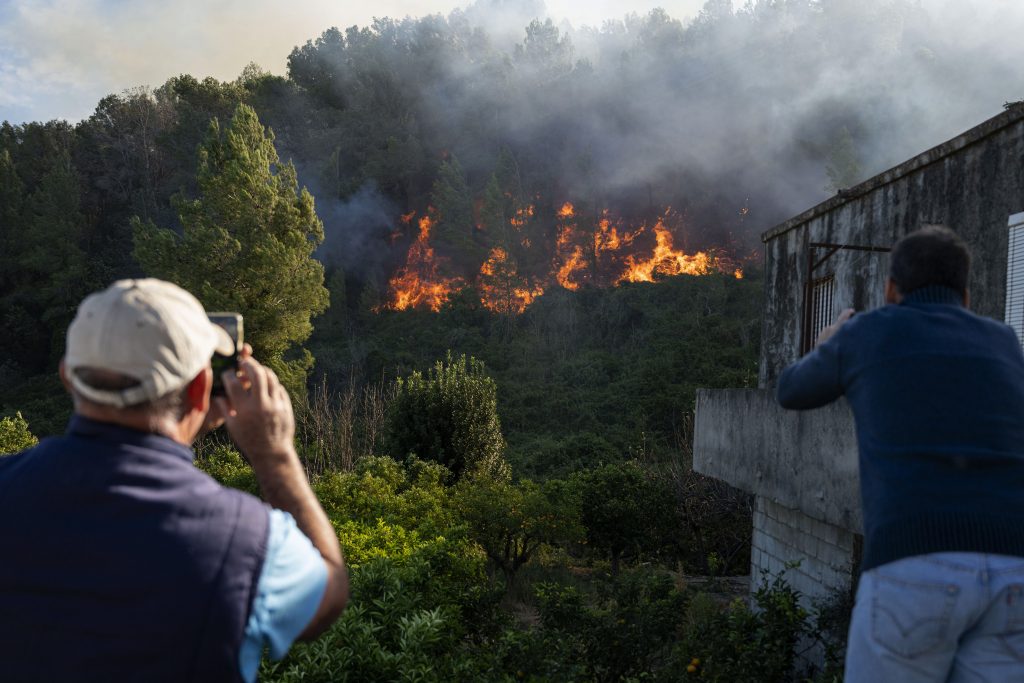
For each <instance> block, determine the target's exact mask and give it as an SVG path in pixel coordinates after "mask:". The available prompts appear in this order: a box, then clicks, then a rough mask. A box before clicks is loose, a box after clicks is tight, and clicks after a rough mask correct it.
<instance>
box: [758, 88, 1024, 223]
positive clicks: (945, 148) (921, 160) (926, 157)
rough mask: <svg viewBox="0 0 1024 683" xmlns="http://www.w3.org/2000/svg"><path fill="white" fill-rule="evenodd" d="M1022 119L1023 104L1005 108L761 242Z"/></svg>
mask: <svg viewBox="0 0 1024 683" xmlns="http://www.w3.org/2000/svg"><path fill="white" fill-rule="evenodd" d="M1022 119H1024V103H1016V104H1014V105H1011V106H1009V107H1007V110H1006V111H1004V112H1003V113H1002V114H999V115H998V116H994V117H992V118H991V119H989V120H987V121H985V122H984V123H982V124H980V125H978V126H975V127H974V128H971V129H970V130H968V131H966V132H964V133H961V134H960V135H958V136H956V137H955V138H953V139H952V140H947V141H946V142H944V143H942V144H941V145H938V146H936V147H933V148H931V149H929V150H928V151H926V152H922V153H921V154H918V155H917V156H915V157H913V158H912V159H909V160H907V161H905V162H903V163H902V164H899V165H898V166H894V167H893V168H890V169H889V170H888V171H883V172H882V173H879V174H878V175H876V176H874V177H872V178H869V179H868V180H865V181H864V182H862V183H860V184H858V185H855V186H853V187H851V188H850V189H848V190H840V191H839V193H838V194H836V195H835V196H833V197H830V198H828V199H826V200H825V201H823V202H822V203H820V204H818V205H817V206H814V207H812V208H810V209H808V210H807V211H804V212H803V213H801V214H798V215H796V216H794V217H793V218H790V219H789V220H787V221H785V222H783V223H780V224H779V225H777V226H775V227H774V228H772V229H770V230H768V231H766V232H764V233H762V234H761V241H762V242H765V243H767V242H769V241H770V240H773V239H775V238H776V237H779V236H781V235H783V234H785V233H787V232H789V231H790V230H793V229H795V228H798V227H800V226H801V225H803V224H805V223H809V222H810V221H812V220H814V219H815V218H817V217H818V216H820V215H822V214H824V213H828V212H829V211H832V210H834V209H837V208H839V207H840V206H843V205H844V204H848V203H849V202H852V201H853V200H855V199H859V198H860V197H863V196H864V195H866V194H869V193H870V192H873V191H874V190H876V189H878V188H879V187H882V186H884V185H888V184H890V183H893V182H895V181H897V180H899V179H900V178H903V177H905V176H908V175H910V174H911V173H914V172H915V171H918V170H920V169H922V168H924V167H925V166H929V165H931V164H934V163H936V162H937V161H941V160H942V159H945V158H946V157H948V156H951V155H953V154H955V153H957V152H959V151H961V150H963V149H965V148H967V147H970V146H971V145H974V144H976V143H978V142H980V141H981V140H984V139H985V138H987V137H989V136H991V135H993V134H995V133H997V132H999V131H1000V130H1002V129H1003V128H1007V127H1009V126H1011V125H1013V124H1014V123H1017V122H1018V121H1021V120H1022Z"/></svg>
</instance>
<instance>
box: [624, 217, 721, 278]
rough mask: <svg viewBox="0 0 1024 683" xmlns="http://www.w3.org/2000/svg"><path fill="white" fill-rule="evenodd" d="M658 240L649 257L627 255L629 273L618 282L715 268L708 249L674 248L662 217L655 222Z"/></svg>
mask: <svg viewBox="0 0 1024 683" xmlns="http://www.w3.org/2000/svg"><path fill="white" fill-rule="evenodd" d="M654 237H655V240H656V242H657V244H656V246H655V247H654V253H653V254H651V256H650V258H647V259H641V258H637V257H635V256H634V255H633V254H630V255H629V256H627V257H626V272H624V273H623V274H622V275H621V276H620V277H619V279H618V280H617V282H654V277H655V275H662V276H670V275H707V274H708V273H709V272H711V270H712V268H714V267H715V262H714V260H713V259H712V258H711V257H710V256H708V255H707V253H706V252H703V251H698V252H697V253H695V254H687V253H686V252H682V251H677V250H675V249H673V248H672V233H670V232H669V231H668V228H666V227H665V224H664V223H663V222H662V219H660V218H659V219H658V222H657V223H655V225H654Z"/></svg>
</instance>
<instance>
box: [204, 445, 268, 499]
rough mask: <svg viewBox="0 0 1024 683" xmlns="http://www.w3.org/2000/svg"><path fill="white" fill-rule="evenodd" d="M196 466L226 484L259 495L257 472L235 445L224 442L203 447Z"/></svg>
mask: <svg viewBox="0 0 1024 683" xmlns="http://www.w3.org/2000/svg"><path fill="white" fill-rule="evenodd" d="M196 467H198V468H199V469H201V470H202V471H204V472H206V473H207V474H209V475H210V476H211V477H213V478H214V479H216V480H217V481H218V482H220V483H221V484H223V485H224V486H230V487H231V488H235V489H239V490H241V491H246V492H247V493H251V494H253V495H254V496H258V495H259V491H260V488H259V482H258V481H257V480H256V473H255V472H253V470H252V467H251V466H250V465H249V463H247V462H246V461H245V459H244V458H242V454H241V453H239V452H238V450H237V449H235V448H234V447H233V446H230V445H228V444H224V443H213V444H211V445H210V447H209V448H206V449H203V454H202V456H201V457H197V458H196Z"/></svg>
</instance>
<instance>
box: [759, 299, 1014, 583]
mask: <svg viewBox="0 0 1024 683" xmlns="http://www.w3.org/2000/svg"><path fill="white" fill-rule="evenodd" d="M840 396H846V398H847V399H848V400H849V402H850V406H851V408H852V409H853V414H854V418H855V420H856V424H857V442H858V447H859V451H860V480H861V502H862V505H863V513H864V558H863V563H862V569H863V570H865V571H866V570H868V569H872V568H873V567H877V566H879V565H883V564H886V563H888V562H893V561H895V560H898V559H900V558H903V557H910V556H914V555H924V554H927V553H933V552H945V551H950V552H956V551H962V552H980V553H994V554H1002V555H1014V556H1019V557H1024V355H1022V353H1021V346H1020V343H1019V342H1018V340H1017V336H1016V335H1015V334H1014V332H1013V330H1012V329H1010V328H1009V327H1007V326H1006V325H1004V324H1003V323H1001V322H997V321H995V320H991V319H989V318H983V317H981V316H978V315H975V314H974V313H971V312H970V311H968V310H967V309H966V308H964V307H963V305H962V303H961V299H960V296H959V294H958V293H957V292H955V291H953V290H951V289H946V288H944V287H926V288H923V289H919V290H916V291H914V292H911V293H910V294H909V295H907V296H906V297H904V299H903V301H902V302H901V303H900V304H899V305H889V306H885V307H883V308H880V309H877V310H874V311H871V312H870V313H861V314H858V315H856V316H854V318H853V319H851V320H850V321H849V322H848V323H846V324H845V325H843V326H842V327H841V328H840V329H839V332H837V333H836V335H835V336H833V337H832V339H830V340H829V341H827V342H825V343H824V344H822V345H821V346H819V347H818V348H817V349H815V350H814V351H813V352H811V353H809V354H808V355H807V356H805V357H804V358H803V359H801V360H799V361H798V362H796V363H794V364H793V365H791V366H790V367H788V368H786V370H785V371H784V372H783V373H782V376H781V377H780V378H779V385H778V399H779V403H780V404H781V405H782V406H783V407H784V408H792V409H797V410H805V409H809V408H817V407H820V406H823V405H825V404H827V403H830V402H832V401H834V400H836V399H837V398H839V397H840Z"/></svg>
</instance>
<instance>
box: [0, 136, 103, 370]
mask: <svg viewBox="0 0 1024 683" xmlns="http://www.w3.org/2000/svg"><path fill="white" fill-rule="evenodd" d="M18 133H19V139H20V142H16V143H13V144H12V146H11V147H5V146H4V145H3V144H2V143H0V248H2V249H3V258H4V267H3V268H2V269H0V320H3V323H4V335H3V337H2V339H0V379H4V380H5V383H7V384H9V383H12V380H13V381H20V380H22V379H25V378H27V377H28V376H30V375H32V374H34V373H38V372H42V371H44V370H52V369H53V368H55V367H56V364H57V361H58V360H59V359H60V357H61V356H62V355H63V351H64V332H65V330H66V328H67V325H68V323H70V322H71V319H72V317H73V316H74V311H75V309H76V307H77V305H78V302H79V301H80V300H81V298H82V297H83V296H84V295H85V292H87V291H88V288H89V283H90V278H89V275H90V272H89V268H88V266H87V260H86V256H85V253H84V251H83V249H82V247H83V244H84V239H85V234H84V230H85V218H84V216H83V215H82V212H81V206H80V203H81V186H80V182H79V176H78V172H77V170H76V168H75V166H74V164H73V162H72V157H71V145H72V144H73V140H72V139H71V135H70V131H69V130H68V129H67V127H66V125H65V124H59V123H57V122H53V123H50V124H45V125H43V124H27V125H26V126H25V127H23V128H22V129H20V130H19V131H18ZM4 374H6V375H7V377H3V375H4Z"/></svg>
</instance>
